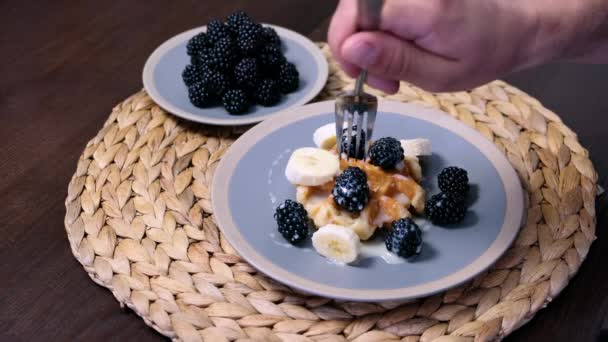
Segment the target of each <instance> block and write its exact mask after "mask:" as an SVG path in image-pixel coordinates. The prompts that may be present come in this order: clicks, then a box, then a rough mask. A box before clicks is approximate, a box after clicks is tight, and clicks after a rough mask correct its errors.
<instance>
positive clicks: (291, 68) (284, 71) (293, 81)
mask: <svg viewBox="0 0 608 342" xmlns="http://www.w3.org/2000/svg"><path fill="white" fill-rule="evenodd" d="M277 82H278V83H279V89H280V90H281V92H282V93H283V94H289V93H291V92H294V91H295V90H296V89H298V86H299V85H300V73H299V72H298V69H296V66H295V65H293V63H289V62H284V63H283V64H281V67H280V69H279V76H278V78H277Z"/></svg>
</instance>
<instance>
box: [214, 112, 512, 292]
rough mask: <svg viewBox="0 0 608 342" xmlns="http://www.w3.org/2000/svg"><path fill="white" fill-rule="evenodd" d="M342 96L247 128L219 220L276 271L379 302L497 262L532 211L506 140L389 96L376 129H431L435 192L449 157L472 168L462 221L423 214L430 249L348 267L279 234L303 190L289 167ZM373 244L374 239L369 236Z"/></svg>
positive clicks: (426, 170)
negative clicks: (440, 222) (435, 221)
mask: <svg viewBox="0 0 608 342" xmlns="http://www.w3.org/2000/svg"><path fill="white" fill-rule="evenodd" d="M333 106H334V105H333V102H329V101H328V102H321V103H315V104H311V105H307V106H304V107H301V108H299V109H295V110H293V111H292V112H291V113H290V115H289V116H285V117H279V118H276V119H273V120H268V121H266V122H264V123H262V124H260V125H258V126H256V127H254V128H253V129H251V130H250V131H248V132H247V133H246V134H244V135H243V136H242V137H240V138H239V139H238V140H237V141H236V142H235V143H234V144H233V145H232V146H231V148H230V150H229V151H228V152H227V153H226V155H225V156H224V157H223V159H222V161H221V163H220V165H219V167H218V168H217V170H216V172H215V178H214V181H213V187H212V192H213V193H212V198H213V208H214V213H215V216H216V220H217V222H218V224H219V227H220V229H221V230H222V231H223V233H224V234H225V236H226V238H227V239H228V240H229V241H230V243H231V244H232V246H233V247H234V248H235V249H236V251H237V252H238V253H239V254H240V255H241V256H242V257H243V258H245V259H246V260H247V261H248V262H249V263H251V264H252V265H253V266H254V267H256V268H257V269H259V270H260V271H262V272H264V273H266V274H268V275H269V276H271V277H273V278H275V279H277V280H279V281H282V282H284V283H286V284H288V285H291V286H294V287H297V288H299V289H301V290H303V291H307V292H310V293H314V294H318V295H322V296H327V297H333V298H340V299H346V300H359V301H378V300H394V299H405V298H415V297H421V296H426V295H430V294H433V293H436V292H439V291H442V290H445V289H447V288H450V287H453V286H456V285H458V284H461V283H462V282H464V281H466V280H468V279H470V278H472V277H474V276H475V275H477V274H478V273H480V272H482V271H483V270H485V269H486V268H487V267H489V266H490V265H491V264H492V263H493V262H495V261H496V260H497V259H498V258H499V257H500V256H501V255H502V254H503V253H504V252H505V251H506V249H507V248H508V247H509V245H510V244H511V242H512V241H513V239H514V238H515V236H516V234H517V232H518V230H519V227H520V224H521V221H522V217H523V212H524V205H523V203H524V202H523V192H522V188H521V185H520V182H519V179H518V177H517V175H516V173H515V171H514V170H513V168H512V167H511V165H510V164H509V162H508V161H507V159H506V158H505V157H504V156H503V155H502V154H501V153H500V151H499V150H498V149H496V147H495V146H494V145H493V144H492V143H491V142H489V141H487V140H486V139H485V138H484V137H483V136H481V135H480V134H479V133H478V132H477V131H475V130H473V129H471V128H469V127H467V126H465V125H464V124H462V123H461V122H459V121H457V120H455V119H453V118H451V117H449V116H448V115H446V114H442V113H440V112H437V111H435V110H432V109H428V108H423V107H418V106H414V105H407V104H403V103H397V102H389V101H385V102H380V106H379V108H380V110H379V113H378V117H377V120H376V128H375V130H374V136H375V138H380V137H383V136H392V137H395V138H397V139H411V138H427V139H430V140H431V142H432V145H433V155H432V156H429V157H422V158H421V164H422V169H423V174H424V177H425V180H424V182H423V186H424V187H425V189H426V190H427V198H428V196H430V195H431V194H434V193H437V192H438V189H437V186H436V177H437V175H438V173H439V172H440V171H441V169H443V168H444V167H446V166H450V165H456V166H460V167H463V168H465V169H467V170H468V172H469V178H470V180H471V183H472V191H471V193H470V196H469V198H468V200H469V204H470V207H469V211H468V213H467V216H466V218H465V220H464V222H463V223H461V224H459V225H456V226H451V227H439V226H434V225H432V224H430V223H428V222H421V221H420V219H417V220H418V222H419V223H420V225H421V226H422V227H423V240H424V244H423V247H422V253H421V254H420V255H419V256H418V258H417V259H415V260H413V261H411V262H406V263H403V264H396V265H394V264H387V263H385V262H384V261H382V260H381V259H379V258H368V259H366V260H361V261H360V262H359V263H357V264H355V265H352V266H351V265H348V266H340V265H336V264H333V263H331V262H328V260H326V259H325V258H323V257H321V256H320V255H318V254H317V253H316V252H315V251H314V249H312V247H311V245H310V243H308V244H305V245H304V246H300V247H293V246H291V245H289V244H288V243H287V242H286V241H285V240H284V239H283V238H282V237H281V235H280V234H278V233H277V228H276V223H275V221H274V219H273V213H274V209H275V207H276V206H277V205H278V204H280V203H281V202H283V201H284V200H285V199H288V198H289V199H295V187H294V186H293V185H291V184H290V183H289V182H288V181H287V179H286V178H285V175H284V170H285V165H286V163H287V160H288V158H289V155H290V153H291V151H293V150H294V149H297V148H299V147H304V146H314V145H313V142H312V134H313V132H314V130H315V129H316V128H317V127H319V126H322V125H324V124H327V123H330V122H333ZM363 243H365V242H363Z"/></svg>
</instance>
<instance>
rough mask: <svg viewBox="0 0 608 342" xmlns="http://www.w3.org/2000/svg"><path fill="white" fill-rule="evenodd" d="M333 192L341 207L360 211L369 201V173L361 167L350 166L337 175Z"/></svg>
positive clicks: (352, 211)
mask: <svg viewBox="0 0 608 342" xmlns="http://www.w3.org/2000/svg"><path fill="white" fill-rule="evenodd" d="M331 193H332V195H333V197H334V202H335V203H336V204H337V205H338V206H339V207H341V208H344V209H346V210H348V211H350V212H351V213H358V212H360V211H361V210H363V208H365V205H366V204H367V202H368V201H369V185H367V175H366V174H365V172H363V170H361V169H360V168H358V167H355V166H349V167H347V168H346V169H345V170H344V171H343V172H342V173H341V174H340V175H339V176H338V177H336V183H335V184H334V188H333V190H332V192H331Z"/></svg>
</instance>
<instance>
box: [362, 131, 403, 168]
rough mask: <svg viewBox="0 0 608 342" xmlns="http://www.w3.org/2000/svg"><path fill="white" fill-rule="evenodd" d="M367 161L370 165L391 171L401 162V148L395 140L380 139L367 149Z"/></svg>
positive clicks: (389, 138) (388, 138) (390, 138)
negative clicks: (368, 160)
mask: <svg viewBox="0 0 608 342" xmlns="http://www.w3.org/2000/svg"><path fill="white" fill-rule="evenodd" d="M369 159H370V161H371V163H372V164H374V165H377V166H380V167H381V168H383V169H385V170H389V169H392V168H394V167H395V165H397V163H399V162H400V161H401V160H403V147H401V143H400V142H399V140H397V139H395V138H392V137H385V138H381V139H379V140H377V141H375V142H374V143H373V144H372V146H371V147H370V148H369Z"/></svg>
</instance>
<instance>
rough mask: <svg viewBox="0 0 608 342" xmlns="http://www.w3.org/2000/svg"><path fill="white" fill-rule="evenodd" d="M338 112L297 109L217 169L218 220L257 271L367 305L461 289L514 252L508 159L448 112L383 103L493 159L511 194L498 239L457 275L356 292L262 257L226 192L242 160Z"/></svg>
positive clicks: (515, 198)
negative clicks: (279, 133)
mask: <svg viewBox="0 0 608 342" xmlns="http://www.w3.org/2000/svg"><path fill="white" fill-rule="evenodd" d="M333 109H334V101H332V100H330V101H323V102H316V103H313V104H309V105H306V106H302V107H299V108H297V109H296V110H297V113H291V114H290V115H289V116H283V117H278V118H275V119H272V120H266V121H264V122H262V123H261V124H259V125H257V126H255V127H253V128H252V129H250V130H249V131H247V132H245V133H244V134H243V135H241V136H240V137H239V138H238V139H237V140H236V141H235V142H234V143H233V144H232V145H231V146H230V148H229V149H228V151H227V152H226V153H225V154H224V156H223V157H222V159H221V160H220V162H219V164H218V166H217V168H216V170H215V173H214V177H213V181H212V186H211V198H212V199H213V200H212V201H211V204H212V209H213V213H214V217H215V221H216V223H217V225H218V228H219V229H220V230H221V231H222V232H223V233H224V236H225V237H226V239H227V240H228V242H229V243H230V244H231V246H232V247H233V248H234V250H235V251H236V252H237V253H238V254H239V255H240V256H241V257H242V258H243V259H244V260H246V261H247V262H248V263H249V264H250V265H252V266H253V267H254V268H255V269H257V270H258V271H260V272H261V273H262V274H265V275H267V276H269V277H271V278H273V279H275V280H277V281H279V282H282V283H284V284H286V285H288V286H291V287H293V288H296V289H298V290H300V291H303V292H306V293H310V294H314V295H319V296H324V297H330V298H334V299H340V300H350V301H362V302H370V301H387V300H405V299H414V298H420V297H425V296H429V295H433V294H436V293H438V292H441V291H445V290H447V289H450V288H453V287H455V286H458V285H460V284H462V283H464V282H466V281H468V280H470V279H472V278H474V277H475V276H477V275H478V274H480V273H481V272H483V271H485V270H486V269H488V268H489V267H490V266H492V265H493V264H494V263H495V262H496V261H497V260H498V259H499V258H500V257H501V256H502V255H503V254H504V253H505V252H506V251H507V250H508V249H509V247H510V246H511V244H512V243H513V241H514V240H515V238H516V237H517V234H518V232H519V230H520V228H521V224H522V222H523V221H522V220H523V219H524V217H523V216H524V200H523V198H524V192H523V188H522V186H521V182H520V180H519V177H518V175H517V173H516V171H515V169H514V168H513V166H512V165H511V163H510V162H509V161H508V159H507V157H506V156H505V155H503V154H502V152H500V150H498V148H497V147H496V146H495V145H494V144H493V143H492V142H490V141H488V140H487V139H486V138H485V137H484V136H483V135H481V133H479V132H478V131H476V130H474V129H472V128H470V127H468V126H466V125H465V124H464V123H462V122H461V121H459V120H456V119H455V118H453V117H451V116H450V115H448V114H446V113H443V112H441V111H439V110H437V109H431V108H427V107H423V106H418V105H414V104H407V103H401V102H396V101H389V100H380V101H379V102H378V111H379V112H380V111H384V112H391V113H396V114H398V115H402V116H408V117H414V118H417V119H422V120H425V121H428V122H431V123H433V124H435V125H438V126H440V127H442V128H445V129H448V130H449V131H451V132H453V133H455V134H457V135H459V136H460V137H462V138H463V139H465V140H466V141H468V142H469V143H471V144H473V145H474V146H475V147H476V148H477V149H479V150H480V152H481V153H482V154H483V155H484V156H485V157H486V158H488V160H489V161H490V163H491V164H492V166H493V167H494V168H496V171H497V173H498V174H499V176H500V178H501V180H502V181H503V187H504V189H505V195H506V208H505V218H504V220H503V225H502V227H501V229H500V231H499V233H498V235H497V237H496V239H495V240H494V241H493V242H492V243H491V244H490V246H489V247H488V248H487V249H486V250H485V251H484V252H483V253H482V254H481V255H479V256H478V257H477V258H476V259H475V260H473V262H471V263H470V264H468V265H467V266H465V267H463V268H461V269H459V270H457V271H456V272H453V273H450V274H448V275H446V276H444V277H442V278H439V279H436V280H433V281H430V282H426V283H422V284H418V285H415V286H407V287H403V288H397V289H352V288H340V287H336V286H331V285H326V284H321V283H318V282H315V281H314V280H310V279H306V278H304V277H301V276H299V275H297V274H294V273H291V272H290V271H288V270H285V269H283V268H281V267H280V266H277V265H276V264H274V263H272V261H271V260H269V259H267V258H266V257H264V256H262V255H261V254H259V253H258V252H257V251H256V250H255V249H254V248H253V247H252V246H251V245H249V244H248V243H247V241H246V240H245V239H244V237H243V236H242V235H241V233H240V232H239V229H238V228H237V226H236V224H235V223H234V220H233V218H232V216H231V212H230V209H229V201H228V191H227V189H228V185H229V182H230V180H231V177H232V174H233V172H234V170H235V167H236V165H237V164H238V162H239V161H240V159H241V157H242V156H243V155H245V154H246V153H247V151H249V150H250V149H251V147H253V146H254V145H255V143H256V142H257V141H259V140H260V139H261V138H263V137H264V136H265V135H267V134H270V133H272V132H274V131H276V130H279V129H282V128H283V127H285V126H287V125H289V124H293V123H295V122H298V121H300V120H304V119H307V118H310V117H315V116H320V115H326V114H327V113H328V112H332V111H333ZM518 203H519V204H518Z"/></svg>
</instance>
